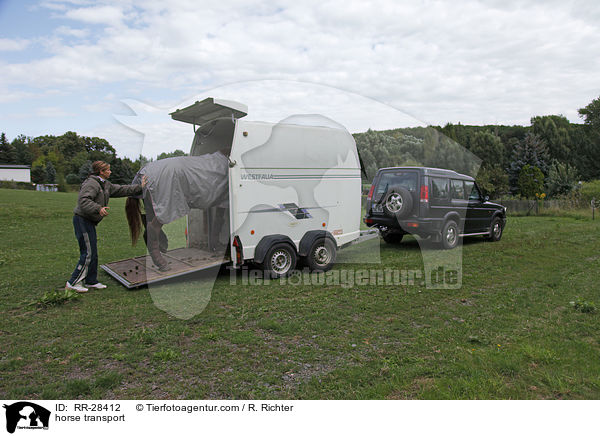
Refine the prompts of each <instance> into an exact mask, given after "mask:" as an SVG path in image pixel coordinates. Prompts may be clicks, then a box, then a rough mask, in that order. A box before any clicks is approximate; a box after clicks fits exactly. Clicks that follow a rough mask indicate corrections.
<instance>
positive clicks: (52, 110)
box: [35, 106, 73, 118]
mask: <svg viewBox="0 0 600 436" xmlns="http://www.w3.org/2000/svg"><path fill="white" fill-rule="evenodd" d="M35 115H36V116H38V117H43V118H58V117H68V116H72V115H73V114H71V113H69V112H67V111H65V110H64V109H63V108H60V107H58V106H47V107H40V108H38V109H37V110H36V111H35Z"/></svg>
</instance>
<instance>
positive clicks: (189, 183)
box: [133, 152, 229, 224]
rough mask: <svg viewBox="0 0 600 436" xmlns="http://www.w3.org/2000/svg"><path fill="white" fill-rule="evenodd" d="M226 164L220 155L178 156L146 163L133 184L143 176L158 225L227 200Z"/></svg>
mask: <svg viewBox="0 0 600 436" xmlns="http://www.w3.org/2000/svg"><path fill="white" fill-rule="evenodd" d="M228 170H229V161H228V159H227V157H225V156H224V155H223V154H222V153H219V152H216V153H212V154H205V155H202V156H181V157H171V158H167V159H161V160H157V161H155V162H149V163H148V164H147V165H145V166H144V167H143V168H142V169H141V170H140V171H139V172H138V174H136V176H135V178H134V179H133V183H141V180H142V176H146V177H147V179H148V181H147V183H146V190H147V192H149V193H150V198H151V199H152V206H153V208H154V213H155V214H156V217H157V218H158V220H159V221H160V223H161V224H167V223H170V222H171V221H174V220H176V219H177V218H181V217H183V216H185V215H187V214H188V213H189V212H190V209H207V208H209V207H213V206H219V205H222V204H223V203H224V202H226V200H227V199H228V195H229V179H228Z"/></svg>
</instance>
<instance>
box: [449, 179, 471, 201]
mask: <svg viewBox="0 0 600 436" xmlns="http://www.w3.org/2000/svg"><path fill="white" fill-rule="evenodd" d="M450 182H451V186H452V188H451V190H450V191H451V193H452V199H453V200H466V199H467V197H465V185H464V183H463V181H462V180H451V181H450Z"/></svg>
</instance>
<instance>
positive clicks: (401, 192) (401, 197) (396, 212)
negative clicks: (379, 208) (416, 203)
mask: <svg viewBox="0 0 600 436" xmlns="http://www.w3.org/2000/svg"><path fill="white" fill-rule="evenodd" d="M412 208H413V199H412V195H410V191H408V189H405V188H401V187H399V186H396V187H392V188H390V189H389V190H388V192H387V193H386V194H385V198H384V200H383V210H384V211H385V213H386V214H387V215H390V216H393V217H396V218H404V217H406V216H408V214H409V213H410V211H411V210H412Z"/></svg>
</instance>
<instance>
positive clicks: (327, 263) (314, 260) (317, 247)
mask: <svg viewBox="0 0 600 436" xmlns="http://www.w3.org/2000/svg"><path fill="white" fill-rule="evenodd" d="M335 256H336V247H335V244H334V243H333V241H332V240H331V239H329V238H319V239H317V240H316V241H315V242H314V243H313V245H312V247H310V251H309V252H308V256H306V262H307V263H308V267H309V268H310V269H311V271H329V270H330V269H331V268H332V267H333V264H334V263H335Z"/></svg>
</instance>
